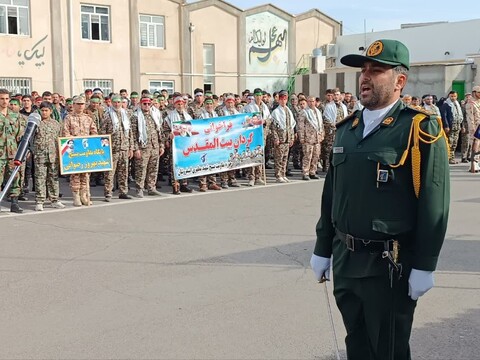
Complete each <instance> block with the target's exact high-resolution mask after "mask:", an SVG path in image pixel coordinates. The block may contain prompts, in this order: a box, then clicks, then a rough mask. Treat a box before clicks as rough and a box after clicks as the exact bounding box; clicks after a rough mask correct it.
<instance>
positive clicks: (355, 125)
mask: <svg viewBox="0 0 480 360" xmlns="http://www.w3.org/2000/svg"><path fill="white" fill-rule="evenodd" d="M359 121H360V120H359V119H358V118H355V120H353V123H352V129H353V128H356V127H357V125H358V122H359Z"/></svg>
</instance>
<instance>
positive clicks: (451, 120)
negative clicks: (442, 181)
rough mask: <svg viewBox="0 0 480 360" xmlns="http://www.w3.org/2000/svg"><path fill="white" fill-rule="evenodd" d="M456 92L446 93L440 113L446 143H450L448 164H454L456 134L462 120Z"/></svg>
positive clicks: (456, 142)
mask: <svg viewBox="0 0 480 360" xmlns="http://www.w3.org/2000/svg"><path fill="white" fill-rule="evenodd" d="M457 97H458V94H457V92H456V91H454V90H452V91H450V92H449V93H448V98H447V99H446V100H445V102H444V103H443V105H442V107H441V109H440V113H441V115H442V120H443V126H444V130H445V133H446V134H447V136H448V143H449V144H450V158H449V159H448V162H449V164H456V163H458V161H456V160H455V150H456V148H457V144H458V135H459V134H460V126H461V124H462V122H463V112H462V108H461V107H460V104H459V102H458V101H457Z"/></svg>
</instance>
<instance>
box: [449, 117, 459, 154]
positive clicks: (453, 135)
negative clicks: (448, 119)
mask: <svg viewBox="0 0 480 360" xmlns="http://www.w3.org/2000/svg"><path fill="white" fill-rule="evenodd" d="M459 135H460V124H459V123H458V121H454V122H453V124H452V128H451V129H450V133H449V134H448V143H449V144H450V159H449V160H454V159H455V150H456V149H457V144H458V136H459Z"/></svg>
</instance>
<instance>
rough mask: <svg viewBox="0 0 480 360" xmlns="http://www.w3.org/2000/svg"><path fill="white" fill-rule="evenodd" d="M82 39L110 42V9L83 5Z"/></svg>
mask: <svg viewBox="0 0 480 360" xmlns="http://www.w3.org/2000/svg"><path fill="white" fill-rule="evenodd" d="M81 13H82V39H87V40H99V41H110V15H109V14H110V9H109V8H108V7H104V6H95V5H82V6H81Z"/></svg>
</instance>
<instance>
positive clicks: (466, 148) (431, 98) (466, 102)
mask: <svg viewBox="0 0 480 360" xmlns="http://www.w3.org/2000/svg"><path fill="white" fill-rule="evenodd" d="M402 101H403V102H404V103H405V104H406V105H407V106H411V107H413V108H415V109H419V110H423V111H426V112H428V113H431V114H435V115H437V116H438V117H441V119H442V124H443V129H444V131H445V133H446V134H447V136H448V142H449V146H450V152H449V154H450V158H449V163H450V164H457V163H458V161H457V160H456V159H455V151H456V149H457V147H458V143H459V140H460V142H461V149H460V152H461V162H462V163H468V162H471V163H472V164H474V165H475V164H476V162H475V156H474V155H472V151H473V147H472V145H473V142H474V134H475V131H476V129H477V128H478V127H479V125H480V86H478V85H477V86H474V87H473V88H472V92H471V93H467V94H465V98H464V99H463V100H459V99H458V92H457V91H455V90H452V91H450V92H449V93H448V96H447V97H446V98H441V99H439V100H438V101H437V99H436V96H435V95H430V94H425V95H423V96H422V97H421V98H420V97H418V96H411V95H409V94H404V95H403V97H402ZM477 167H478V165H477ZM474 168H475V166H472V167H471V169H470V171H471V172H476V170H475V169H474Z"/></svg>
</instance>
